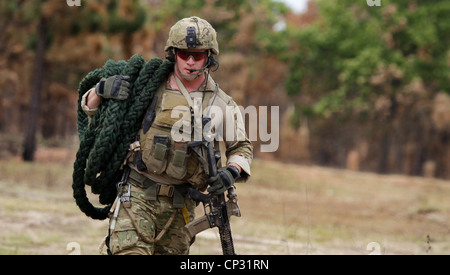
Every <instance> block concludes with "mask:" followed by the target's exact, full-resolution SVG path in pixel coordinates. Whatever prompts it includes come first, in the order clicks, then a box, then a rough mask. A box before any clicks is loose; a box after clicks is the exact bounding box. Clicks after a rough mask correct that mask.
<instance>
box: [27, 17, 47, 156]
mask: <svg viewBox="0 0 450 275" xmlns="http://www.w3.org/2000/svg"><path fill="white" fill-rule="evenodd" d="M37 35H38V41H37V47H36V56H35V59H34V72H33V74H34V75H33V86H32V88H31V101H30V111H29V115H28V121H27V123H28V127H27V132H26V136H25V142H24V151H23V155H22V157H23V160H24V161H33V160H34V153H35V151H36V132H37V126H38V122H39V114H40V109H41V93H42V83H43V78H44V71H45V50H46V37H47V22H46V20H45V19H44V18H41V19H40V21H39V24H38V27H37Z"/></svg>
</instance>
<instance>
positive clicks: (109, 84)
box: [95, 75, 130, 100]
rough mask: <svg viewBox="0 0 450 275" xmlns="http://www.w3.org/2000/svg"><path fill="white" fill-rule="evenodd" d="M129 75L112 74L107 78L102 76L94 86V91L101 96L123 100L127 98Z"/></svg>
mask: <svg viewBox="0 0 450 275" xmlns="http://www.w3.org/2000/svg"><path fill="white" fill-rule="evenodd" d="M129 79H130V77H129V76H123V75H113V76H111V77H108V78H102V79H101V80H100V82H99V83H98V84H97V86H95V92H96V93H97V95H98V96H101V97H103V98H113V99H118V100H124V99H127V98H128V94H129V92H130V83H128V80H129Z"/></svg>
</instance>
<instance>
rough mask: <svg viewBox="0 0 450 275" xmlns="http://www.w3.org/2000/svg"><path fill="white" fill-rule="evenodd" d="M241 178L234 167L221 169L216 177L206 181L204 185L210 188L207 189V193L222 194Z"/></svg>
mask: <svg viewBox="0 0 450 275" xmlns="http://www.w3.org/2000/svg"><path fill="white" fill-rule="evenodd" d="M240 177H241V175H240V173H239V170H238V168H237V167H235V166H231V165H230V166H227V167H222V168H219V169H218V170H217V175H216V176H214V177H210V178H209V179H207V180H206V183H207V184H208V185H209V186H210V187H209V188H208V192H209V193H213V194H214V195H220V194H223V193H224V192H225V191H227V190H228V189H229V188H230V187H232V186H233V184H234V182H235V181H236V180H237V179H239V178H240Z"/></svg>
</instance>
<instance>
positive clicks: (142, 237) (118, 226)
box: [81, 17, 253, 255]
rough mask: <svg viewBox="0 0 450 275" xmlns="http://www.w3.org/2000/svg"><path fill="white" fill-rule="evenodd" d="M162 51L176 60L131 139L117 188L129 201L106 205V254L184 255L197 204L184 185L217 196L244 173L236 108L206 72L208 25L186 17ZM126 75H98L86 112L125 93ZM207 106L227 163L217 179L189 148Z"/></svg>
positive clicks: (247, 160) (243, 138)
mask: <svg viewBox="0 0 450 275" xmlns="http://www.w3.org/2000/svg"><path fill="white" fill-rule="evenodd" d="M165 52H166V58H167V59H169V60H171V61H173V62H174V64H175V65H174V66H175V67H174V72H173V73H172V74H171V75H170V76H169V78H168V80H167V81H166V82H164V84H163V85H161V87H160V88H159V90H158V91H157V93H156V95H155V96H154V102H152V104H150V107H149V110H148V111H147V114H146V115H145V118H144V121H143V123H142V128H141V129H140V131H139V133H138V136H137V141H136V142H135V143H134V144H132V145H130V149H131V153H130V154H129V155H128V157H127V160H126V165H125V168H124V170H125V171H129V173H126V175H125V176H127V178H126V179H127V181H126V182H128V183H129V184H124V185H122V186H120V189H121V190H120V191H121V192H119V196H120V195H121V196H123V195H128V196H129V199H128V200H125V201H126V202H124V203H122V204H114V206H113V209H112V210H114V214H115V215H114V216H113V217H112V218H111V219H110V228H109V244H108V247H109V250H110V252H111V253H112V254H145V255H149V254H188V253H189V248H190V245H191V244H192V243H193V241H194V240H193V239H192V240H191V239H190V237H189V235H188V234H187V232H186V231H185V230H184V225H185V224H187V223H189V222H190V221H192V220H194V216H195V212H194V210H195V206H196V203H195V202H194V201H192V200H191V199H190V198H189V197H188V196H187V191H188V189H189V188H192V187H193V188H197V189H199V190H202V191H204V190H205V189H207V191H208V192H210V193H215V194H220V193H223V192H225V191H226V190H227V189H228V188H229V187H231V186H233V184H234V183H235V181H237V180H238V179H239V181H246V180H247V179H248V177H249V176H250V164H251V161H252V158H253V147H252V145H251V143H250V141H249V139H248V138H247V135H246V133H245V128H244V125H243V120H242V114H241V113H240V111H239V108H237V105H236V103H235V102H234V101H233V99H232V98H231V97H229V96H228V95H227V94H226V93H225V92H223V91H222V90H221V89H220V88H219V85H218V84H217V83H216V82H215V81H214V80H213V79H212V77H211V76H210V74H209V71H210V69H211V68H214V67H216V66H217V65H218V62H217V61H216V60H215V56H216V55H218V54H219V47H218V43H217V40H216V31H215V30H214V28H213V27H212V26H211V25H210V24H209V23H208V22H207V21H205V20H203V19H201V18H198V17H190V18H184V19H182V20H180V21H179V22H177V23H176V24H175V25H174V26H173V27H172V28H171V29H170V33H169V38H168V40H167V44H166V47H165ZM127 80H128V77H127V76H112V77H109V78H106V79H102V80H101V81H100V82H99V83H98V84H97V85H96V86H95V88H92V89H91V90H89V91H88V92H87V93H86V94H85V95H84V96H83V98H82V101H81V106H82V108H83V110H84V111H85V112H86V114H87V115H88V116H90V117H92V116H93V115H94V114H95V112H96V110H97V108H98V106H99V105H100V104H101V102H102V98H112V99H117V100H124V99H126V98H127V97H128V92H129V85H130V84H129V83H128V82H127ZM211 110H216V113H217V114H218V113H221V115H215V116H214V117H213V119H212V121H211V122H212V123H211V124H210V125H213V127H212V128H213V129H212V130H211V132H212V133H213V134H215V139H214V140H215V142H214V144H215V149H216V150H219V148H218V147H219V146H218V142H217V140H219V139H220V137H219V135H220V136H222V137H226V138H224V144H225V148H226V151H225V152H224V153H225V156H226V163H227V165H226V166H225V167H221V168H219V169H218V174H217V176H215V177H209V176H208V171H207V170H208V169H207V166H206V167H205V162H204V161H203V160H204V156H201V154H196V153H194V152H193V151H192V148H190V147H189V146H188V143H189V141H192V140H194V138H195V139H198V138H199V137H200V138H202V137H203V136H202V135H203V134H204V133H203V129H202V127H203V124H202V114H206V113H208V114H210V113H211ZM174 114H175V115H174ZM180 115H181V118H180ZM174 116H175V118H174ZM225 125H232V126H233V127H228V126H227V127H225ZM175 126H178V128H176V127H175ZM181 126H182V127H181ZM174 129H176V130H174ZM179 130H183V131H182V133H181V134H180V131H179ZM199 155H200V156H199ZM116 202H117V200H116ZM114 207H115V208H114Z"/></svg>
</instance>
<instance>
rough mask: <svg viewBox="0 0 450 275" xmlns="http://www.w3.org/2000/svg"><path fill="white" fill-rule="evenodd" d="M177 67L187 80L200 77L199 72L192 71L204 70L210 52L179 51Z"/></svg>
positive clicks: (177, 52)
mask: <svg viewBox="0 0 450 275" xmlns="http://www.w3.org/2000/svg"><path fill="white" fill-rule="evenodd" d="M176 54H177V59H176V66H177V68H178V70H179V72H180V73H181V76H182V77H184V78H185V79H191V78H194V77H196V76H197V75H198V73H199V72H198V71H194V72H191V71H190V70H200V69H202V68H203V67H204V66H205V64H206V60H207V58H208V52H207V51H204V50H177V51H176Z"/></svg>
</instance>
